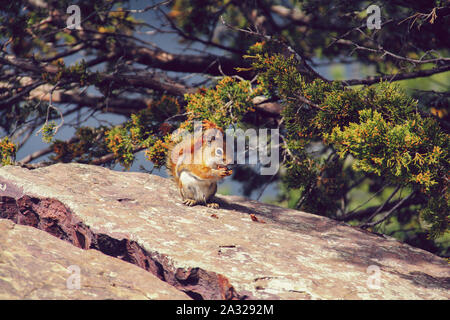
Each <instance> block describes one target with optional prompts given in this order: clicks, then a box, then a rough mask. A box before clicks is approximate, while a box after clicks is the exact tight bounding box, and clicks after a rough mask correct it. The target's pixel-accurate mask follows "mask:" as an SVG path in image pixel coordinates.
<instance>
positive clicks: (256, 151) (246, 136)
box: [171, 121, 280, 175]
mask: <svg viewBox="0 0 450 320" xmlns="http://www.w3.org/2000/svg"><path fill="white" fill-rule="evenodd" d="M224 135H225V137H224ZM173 136H174V137H176V139H178V140H180V142H179V143H178V144H176V145H175V147H174V149H173V151H172V153H171V154H172V158H171V160H172V162H173V163H175V164H176V165H180V164H181V163H184V164H202V163H205V162H206V161H207V160H206V159H207V158H209V155H206V154H205V152H204V151H205V149H204V144H203V143H194V145H193V150H192V149H191V146H190V145H189V144H186V143H183V142H184V141H206V143H211V141H212V139H211V138H212V137H213V138H214V141H215V145H217V146H225V148H226V150H223V149H222V148H221V147H217V150H215V154H216V156H217V159H218V160H219V159H221V158H223V156H224V153H226V154H228V155H233V157H232V159H230V160H231V163H227V164H249V165H257V164H260V165H261V166H260V174H261V175H274V174H276V173H277V172H278V169H279V167H280V133H279V129H259V130H258V131H256V129H253V128H250V129H247V130H245V131H244V130H242V129H227V130H225V134H223V133H222V131H220V130H217V129H214V128H212V129H211V128H210V129H207V130H203V128H202V122H201V121H194V133H193V134H192V133H191V132H189V131H188V130H185V129H178V130H176V131H175V132H174V133H173ZM269 141H270V142H269ZM235 142H236V147H235ZM180 154H181V156H180ZM234 155H235V156H234Z"/></svg>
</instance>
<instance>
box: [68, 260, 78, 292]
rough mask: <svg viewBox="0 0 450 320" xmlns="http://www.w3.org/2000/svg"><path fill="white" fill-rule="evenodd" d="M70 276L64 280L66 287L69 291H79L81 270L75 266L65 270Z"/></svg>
mask: <svg viewBox="0 0 450 320" xmlns="http://www.w3.org/2000/svg"><path fill="white" fill-rule="evenodd" d="M67 271H68V272H69V273H70V276H69V277H68V278H67V280H66V287H67V289H69V290H79V289H80V288H81V269H80V267H79V266H77V265H76V264H73V265H70V266H69V267H68V268H67Z"/></svg>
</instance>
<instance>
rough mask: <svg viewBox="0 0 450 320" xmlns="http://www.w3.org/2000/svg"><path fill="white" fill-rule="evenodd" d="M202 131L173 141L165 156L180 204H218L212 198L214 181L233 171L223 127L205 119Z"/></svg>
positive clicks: (211, 205)
mask: <svg viewBox="0 0 450 320" xmlns="http://www.w3.org/2000/svg"><path fill="white" fill-rule="evenodd" d="M202 128H203V129H204V130H206V131H205V132H202V134H201V135H199V136H198V135H195V134H194V136H192V135H188V136H187V137H184V139H182V140H181V142H179V143H178V144H177V145H174V143H172V144H171V145H170V146H169V152H168V155H167V159H166V167H167V169H168V173H169V174H170V175H171V176H172V177H173V178H174V180H175V182H176V183H177V185H178V190H179V191H180V195H181V197H182V200H183V204H185V205H187V206H194V205H197V204H203V205H206V206H207V207H210V208H215V209H217V208H219V204H218V203H216V202H213V201H211V200H212V199H213V197H214V195H215V194H216V191H217V182H218V181H219V180H221V179H223V178H225V177H226V176H229V175H231V174H232V173H233V171H232V170H231V169H229V168H228V165H230V164H231V163H232V161H233V156H232V154H230V153H231V152H229V151H227V148H226V143H225V142H224V137H223V130H222V129H221V128H219V127H217V126H216V125H215V124H214V123H212V122H210V121H207V120H204V121H203V123H202Z"/></svg>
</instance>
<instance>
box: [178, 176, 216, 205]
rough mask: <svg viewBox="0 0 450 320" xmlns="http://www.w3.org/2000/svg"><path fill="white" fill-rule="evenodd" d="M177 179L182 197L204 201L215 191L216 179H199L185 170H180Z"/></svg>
mask: <svg viewBox="0 0 450 320" xmlns="http://www.w3.org/2000/svg"><path fill="white" fill-rule="evenodd" d="M179 179H180V182H181V185H182V187H181V190H180V191H181V195H182V197H183V198H184V199H186V198H187V199H194V200H196V201H200V202H204V203H206V202H207V201H208V200H209V199H210V198H211V197H212V196H213V195H214V194H215V193H216V191H217V182H216V181H214V180H203V179H200V178H198V177H197V176H195V175H194V174H192V173H190V172H187V171H181V172H180V176H179Z"/></svg>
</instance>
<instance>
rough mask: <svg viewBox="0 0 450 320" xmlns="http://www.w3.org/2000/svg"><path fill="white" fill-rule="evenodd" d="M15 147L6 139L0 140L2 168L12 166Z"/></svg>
mask: <svg viewBox="0 0 450 320" xmlns="http://www.w3.org/2000/svg"><path fill="white" fill-rule="evenodd" d="M16 152H17V146H16V145H15V144H14V143H13V142H12V141H10V140H9V138H8V137H4V138H3V139H0V160H1V164H2V165H3V166H6V165H9V164H13V162H14V158H15V156H16Z"/></svg>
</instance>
